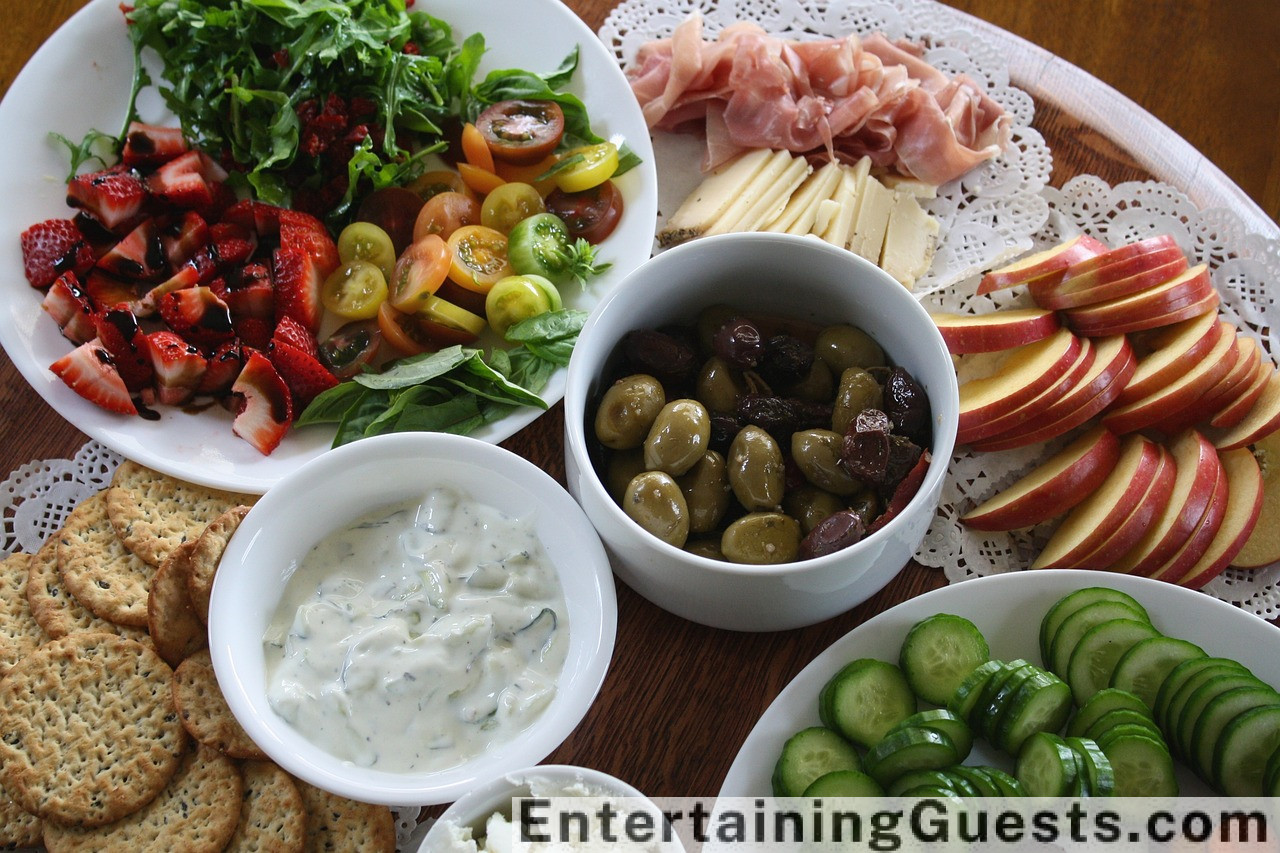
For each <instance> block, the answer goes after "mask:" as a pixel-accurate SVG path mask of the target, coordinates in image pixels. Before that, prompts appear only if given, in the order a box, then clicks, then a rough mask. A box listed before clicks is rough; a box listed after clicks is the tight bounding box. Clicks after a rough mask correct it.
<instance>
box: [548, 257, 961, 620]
mask: <svg viewBox="0 0 1280 853" xmlns="http://www.w3.org/2000/svg"><path fill="white" fill-rule="evenodd" d="M957 410H958V398H957V390H956V379H955V371H954V368H953V367H952V362H951V357H950V355H949V353H948V352H947V348H946V346H945V344H944V343H943V341H942V337H941V335H940V334H939V333H938V330H937V328H936V327H935V326H934V324H933V321H932V320H931V319H930V318H929V315H928V313H927V312H926V311H925V310H924V308H923V307H921V305H920V304H919V302H917V301H916V299H915V298H914V297H913V296H912V295H911V293H910V292H909V291H907V290H906V289H905V288H904V287H903V286H902V285H901V284H899V283H898V282H896V281H895V280H894V279H893V278H891V277H890V276H889V275H888V274H887V273H885V272H884V271H883V270H881V269H880V268H879V267H877V266H875V265H874V264H872V263H870V262H868V261H866V260H864V259H862V258H860V257H858V256H856V255H854V254H852V253H850V252H847V251H845V250H843V249H838V248H836V247H834V246H831V245H829V244H826V243H824V242H822V241H819V240H814V239H809V238H805V237H793V236H789V235H781V234H769V233H748V234H726V235H719V236H715V237H704V238H701V239H699V240H695V241H692V242H690V243H687V244H684V245H682V246H678V247H676V248H673V249H670V250H668V251H666V252H663V253H662V254H660V255H657V256H656V257H654V258H652V259H650V260H649V261H647V262H646V263H645V264H643V265H642V266H640V267H639V268H637V269H636V270H634V271H633V272H632V273H631V274H630V275H628V276H627V278H626V279H625V280H624V281H623V282H622V283H620V285H619V286H618V287H617V288H616V289H615V290H614V291H613V292H612V293H611V294H610V295H609V296H608V297H606V298H605V300H604V301H603V302H602V303H601V304H600V305H599V306H598V307H597V308H596V310H595V311H593V312H592V315H591V317H590V318H589V319H588V320H587V323H586V325H585V326H584V327H583V330H582V333H581V334H580V336H579V339H578V342H577V345H576V346H575V348H574V353H573V357H572V360H571V361H570V364H569V370H568V381H567V386H566V392H565V470H566V481H567V485H568V488H569V491H570V492H571V493H572V494H573V496H574V497H575V498H576V499H577V500H578V502H579V504H581V506H582V507H583V509H584V510H585V512H586V514H587V516H588V518H589V519H590V520H591V522H592V523H593V524H594V525H595V527H596V529H597V531H598V532H599V533H600V536H601V539H602V540H603V542H604V544H605V547H606V549H607V550H608V552H609V555H610V559H611V562H612V565H613V568H614V571H615V573H616V574H617V575H618V577H619V578H620V579H621V580H622V581H623V582H625V583H626V584H627V585H628V586H630V587H631V588H632V589H634V590H636V591H637V592H638V593H640V594H641V595H643V596H644V597H645V598H647V599H649V600H650V601H652V602H654V603H655V604H657V605H658V606H660V607H662V608H664V609H666V610H668V611H670V612H672V613H675V614H676V615H678V616H681V617H684V618H686V619H690V620H692V621H695V622H699V623H702V624H705V625H710V626H712V627H717V628H724V629H728V630H739V631H776V630H787V629H791V628H797V627H802V626H805V625H811V624H814V623H816V622H820V621H823V620H825V619H828V618H830V617H832V616H835V615H837V614H840V613H843V612H845V611H846V610H849V609H851V608H853V607H855V606H857V605H858V604H860V603H861V602H863V601H865V600H866V599H867V598H869V597H870V596H871V595H873V594H874V593H875V592H877V591H878V590H880V589H881V588H882V587H883V586H884V585H885V584H887V583H888V582H889V581H890V580H891V579H892V578H893V577H894V575H896V574H897V573H898V572H899V571H900V570H901V569H902V568H903V566H905V565H906V564H907V562H908V561H909V560H910V559H911V557H912V555H913V554H914V553H915V551H916V549H917V548H918V547H919V544H920V542H921V540H922V539H923V538H924V535H925V533H926V532H927V530H928V527H929V523H930V522H931V520H932V519H933V516H934V513H935V512H936V510H937V505H938V500H939V497H940V495H941V491H942V484H943V479H944V477H945V475H946V470H947V465H948V463H949V461H950V459H951V455H952V450H953V448H954V445H955V436H956V417H957Z"/></svg>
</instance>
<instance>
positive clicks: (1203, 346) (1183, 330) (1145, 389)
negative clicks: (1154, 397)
mask: <svg viewBox="0 0 1280 853" xmlns="http://www.w3.org/2000/svg"><path fill="white" fill-rule="evenodd" d="M1229 328H1230V327H1229V326H1226V325H1223V324H1222V323H1219V322H1218V317H1217V315H1216V314H1214V313H1213V312H1212V311H1206V312H1204V313H1203V314H1200V315H1199V316H1196V317H1192V318H1191V319H1190V320H1183V321H1182V322H1181V323H1175V324H1174V325H1172V326H1167V327H1165V328H1163V329H1158V330H1156V331H1153V332H1150V333H1147V335H1146V336H1144V337H1143V338H1141V339H1139V340H1138V341H1135V342H1134V349H1135V350H1141V351H1143V353H1144V354H1143V355H1141V356H1140V357H1139V359H1138V369H1137V370H1135V371H1134V373H1133V376H1131V377H1130V378H1129V384H1128V385H1126V386H1125V389H1124V391H1122V392H1121V393H1120V396H1119V398H1117V400H1116V402H1118V403H1119V404H1120V405H1124V404H1125V403H1132V402H1133V401H1134V400H1138V399H1141V398H1142V397H1145V396H1147V395H1148V394H1150V393H1151V392H1152V391H1155V390H1156V389H1157V388H1161V387H1163V386H1165V385H1168V384H1169V383H1170V382H1172V381H1174V380H1175V379H1177V378H1178V377H1179V376H1181V375H1182V374H1183V373H1185V372H1186V371H1187V369H1188V368H1190V367H1191V366H1192V365H1194V364H1195V363H1196V362H1198V361H1200V359H1202V358H1204V355H1205V353H1207V352H1208V351H1209V349H1210V348H1211V347H1212V346H1213V345H1214V343H1215V342H1216V341H1217V340H1218V337H1219V336H1220V335H1222V334H1225V332H1226V330H1228V329H1229Z"/></svg>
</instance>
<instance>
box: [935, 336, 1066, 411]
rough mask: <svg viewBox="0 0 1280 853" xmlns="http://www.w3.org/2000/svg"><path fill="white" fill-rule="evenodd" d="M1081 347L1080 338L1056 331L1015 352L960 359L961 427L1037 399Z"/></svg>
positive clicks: (1016, 349)
mask: <svg viewBox="0 0 1280 853" xmlns="http://www.w3.org/2000/svg"><path fill="white" fill-rule="evenodd" d="M1082 346H1083V343H1082V342H1081V340H1080V338H1078V337H1076V336H1075V335H1073V334H1072V333H1071V332H1069V331H1067V330H1066V329H1058V331H1056V332H1054V333H1053V334H1052V335H1050V336H1049V337H1047V338H1044V339H1043V340H1039V341H1036V342H1035V343H1032V344H1026V345H1025V346H1020V347H1015V348H1014V349H1011V350H1000V351H998V352H993V353H975V354H973V355H963V356H959V357H957V360H956V378H957V379H958V381H959V383H960V389H959V391H960V394H959V396H960V414H959V420H958V428H959V429H968V428H971V427H973V426H975V425H977V424H979V423H982V422H983V421H986V420H988V419H990V418H993V417H999V416H1000V415H1003V414H1005V413H1007V412H1011V411H1013V410H1014V409H1016V408H1018V407H1019V406H1021V405H1022V404H1023V403H1025V402H1027V401H1028V400H1030V399H1031V398H1033V397H1035V396H1036V395H1037V394H1039V393H1040V392H1041V391H1043V390H1044V389H1046V388H1048V387H1049V386H1050V385H1052V384H1053V383H1054V382H1056V381H1057V380H1058V378H1059V377H1061V376H1062V375H1063V374H1064V373H1066V372H1067V370H1068V369H1070V367H1071V365H1073V364H1075V361H1076V357H1077V356H1078V355H1079V354H1080V348H1081V347H1082Z"/></svg>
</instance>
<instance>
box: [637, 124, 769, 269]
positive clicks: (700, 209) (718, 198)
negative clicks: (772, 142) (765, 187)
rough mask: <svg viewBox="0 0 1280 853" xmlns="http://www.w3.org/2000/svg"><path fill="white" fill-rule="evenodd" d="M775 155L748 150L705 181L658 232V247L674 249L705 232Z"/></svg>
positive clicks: (758, 150)
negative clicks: (672, 247) (677, 244)
mask: <svg viewBox="0 0 1280 853" xmlns="http://www.w3.org/2000/svg"><path fill="white" fill-rule="evenodd" d="M773 155H774V152H772V151H770V150H769V149H767V148H760V149H756V150H752V151H748V152H746V153H745V154H742V155H740V156H738V157H736V158H734V159H733V160H730V161H729V162H728V163H725V164H724V165H722V166H719V167H718V168H716V169H715V170H714V171H712V172H711V174H709V175H708V176H707V177H705V178H703V179H702V181H701V182H700V183H699V184H698V186H697V187H695V188H694V190H693V192H691V193H689V195H688V197H687V198H685V200H684V201H683V202H682V203H681V204H680V207H679V208H677V209H676V212H675V213H673V214H672V215H671V217H670V218H669V219H668V220H667V223H666V225H664V226H663V227H662V230H661V231H659V232H658V243H659V245H662V246H673V245H675V244H676V243H683V242H684V241H685V240H691V239H693V238H694V237H698V236H701V235H702V234H703V233H705V232H706V230H707V229H708V228H710V227H711V224H712V223H713V222H715V221H716V220H717V219H719V218H720V216H721V215H722V214H723V213H724V212H725V211H726V210H728V209H729V206H730V205H731V204H733V202H734V200H735V199H736V198H738V197H739V195H740V194H741V192H742V190H743V188H745V187H746V186H747V185H748V184H750V183H751V181H752V180H754V179H755V177H756V176H757V175H759V174H760V171H761V170H762V169H763V168H764V166H765V164H766V163H768V162H770V161H771V160H772V159H773Z"/></svg>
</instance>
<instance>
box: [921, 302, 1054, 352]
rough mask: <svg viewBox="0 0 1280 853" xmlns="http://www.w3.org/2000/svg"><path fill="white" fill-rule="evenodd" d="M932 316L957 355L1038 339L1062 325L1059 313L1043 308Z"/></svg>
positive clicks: (994, 349) (988, 350)
mask: <svg viewBox="0 0 1280 853" xmlns="http://www.w3.org/2000/svg"><path fill="white" fill-rule="evenodd" d="M932 316H933V322H934V324H935V325H937V327H938V331H939V332H941V333H942V340H943V342H944V343H946V345H947V349H948V350H950V351H951V352H952V353H953V354H955V355H965V354H967V353H975V352H995V351H996V350H1002V349H1012V348H1013V347H1020V346H1023V345H1024V344H1030V343H1035V342H1036V341H1039V340H1043V339H1044V338H1047V337H1049V336H1050V335H1052V334H1053V333H1054V332H1056V331H1057V330H1058V329H1059V328H1060V327H1061V326H1062V323H1061V321H1060V320H1059V319H1058V315H1057V314H1055V313H1054V312H1053V311H1046V310H1045V309H1043V308H1010V309H1005V310H1002V311H989V312H987V313H986V314H952V313H949V312H939V313H937V314H934V315H932Z"/></svg>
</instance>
